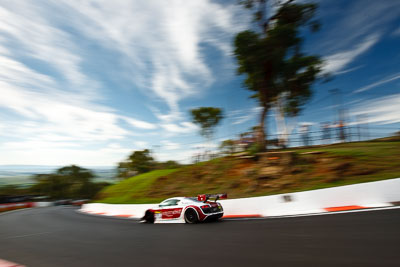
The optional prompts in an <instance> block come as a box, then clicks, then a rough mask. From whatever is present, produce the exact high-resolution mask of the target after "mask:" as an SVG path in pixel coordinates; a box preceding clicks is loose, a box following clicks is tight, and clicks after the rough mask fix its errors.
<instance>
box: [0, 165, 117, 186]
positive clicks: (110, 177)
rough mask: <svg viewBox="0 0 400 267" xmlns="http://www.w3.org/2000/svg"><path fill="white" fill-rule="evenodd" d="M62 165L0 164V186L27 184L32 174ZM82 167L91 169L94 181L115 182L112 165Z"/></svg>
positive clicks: (45, 171)
mask: <svg viewBox="0 0 400 267" xmlns="http://www.w3.org/2000/svg"><path fill="white" fill-rule="evenodd" d="M61 167H63V166H46V165H0V186H4V185H8V184H15V185H29V184H33V183H34V181H33V180H32V179H31V178H32V176H33V175H35V174H39V173H44V174H46V173H52V172H54V171H56V170H57V169H58V168H61ZM83 168H86V169H89V170H91V171H92V172H93V173H94V175H95V176H96V178H95V179H94V180H95V182H103V181H104V182H109V183H115V182H116V180H115V178H114V177H115V176H116V168H115V167H113V166H83Z"/></svg>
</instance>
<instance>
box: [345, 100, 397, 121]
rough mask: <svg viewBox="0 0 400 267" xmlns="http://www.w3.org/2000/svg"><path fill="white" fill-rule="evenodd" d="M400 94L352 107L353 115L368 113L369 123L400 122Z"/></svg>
mask: <svg viewBox="0 0 400 267" xmlns="http://www.w3.org/2000/svg"><path fill="white" fill-rule="evenodd" d="M399 107H400V94H394V95H389V96H384V97H380V98H377V99H373V100H369V101H365V102H363V103H360V104H359V105H356V106H355V107H354V108H353V109H352V112H351V113H352V115H353V116H357V115H366V116H365V117H366V118H367V122H368V123H374V124H391V123H398V122H400V112H399Z"/></svg>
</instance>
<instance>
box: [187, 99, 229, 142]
mask: <svg viewBox="0 0 400 267" xmlns="http://www.w3.org/2000/svg"><path fill="white" fill-rule="evenodd" d="M190 115H191V116H192V121H193V123H195V124H197V125H199V126H200V134H201V135H202V136H203V137H205V138H206V139H207V140H210V139H211V138H212V136H213V134H214V131H215V127H216V126H217V125H218V123H219V122H220V121H221V120H222V119H223V117H224V116H223V112H222V110H221V109H220V108H214V107H200V108H196V109H191V110H190Z"/></svg>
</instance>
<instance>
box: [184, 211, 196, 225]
mask: <svg viewBox="0 0 400 267" xmlns="http://www.w3.org/2000/svg"><path fill="white" fill-rule="evenodd" d="M185 222H186V223H197V222H199V217H198V216H197V212H196V211H195V210H194V209H187V210H186V211H185Z"/></svg>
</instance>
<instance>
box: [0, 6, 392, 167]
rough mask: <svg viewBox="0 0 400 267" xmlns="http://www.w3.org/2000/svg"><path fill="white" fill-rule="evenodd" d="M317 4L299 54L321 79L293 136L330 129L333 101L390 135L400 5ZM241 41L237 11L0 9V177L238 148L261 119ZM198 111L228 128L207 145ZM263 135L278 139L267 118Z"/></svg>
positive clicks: (241, 17) (243, 24)
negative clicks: (13, 170)
mask: <svg viewBox="0 0 400 267" xmlns="http://www.w3.org/2000/svg"><path fill="white" fill-rule="evenodd" d="M303 2H304V1H303ZM317 3H319V9H318V12H317V15H316V16H317V18H318V19H319V20H320V22H321V25H322V27H321V30H320V31H319V32H317V33H314V34H311V33H309V32H306V31H305V32H304V37H305V42H304V47H303V48H304V51H306V52H307V53H310V54H316V55H319V56H321V58H322V59H324V62H325V63H324V70H323V71H324V73H329V74H330V76H331V77H332V79H331V80H330V81H329V82H325V83H323V82H317V83H315V84H314V85H313V91H314V95H313V98H312V99H311V101H310V102H309V103H308V104H307V107H306V108H305V109H304V110H303V112H302V113H301V115H300V116H298V117H296V118H290V119H288V121H287V122H288V125H290V130H291V131H293V133H296V131H297V129H298V126H299V125H301V124H304V123H307V124H309V125H310V127H311V129H312V130H315V131H317V130H319V127H320V123H321V122H326V121H334V120H335V119H336V118H335V116H336V111H335V110H336V109H335V105H336V106H337V103H338V100H337V99H338V98H340V99H341V102H342V105H343V107H345V109H346V112H347V114H348V122H349V123H350V124H352V125H357V124H364V125H366V124H367V123H368V127H369V129H370V131H371V132H372V133H373V134H376V135H388V134H390V133H393V132H395V131H396V129H397V130H398V129H400V90H399V89H400V64H399V63H400V49H399V48H400V1H398V0H384V1H375V0H352V1H347V0H323V1H317ZM249 27H252V24H251V19H250V14H249V12H248V11H246V10H244V9H243V8H242V7H241V6H238V5H237V4H236V1H213V0H195V1H185V0H170V1H162V0H146V1H137V0H132V1H130V0H114V1H108V0H96V1H94V0H81V1H78V0H53V1H52V0H42V1H34V0H19V1H13V0H0V165H10V164H18V165H21V164H24V165H58V166H64V165H69V164H77V165H82V166H115V165H116V164H117V163H118V162H120V161H123V160H125V159H126V158H127V156H128V155H129V154H130V153H132V152H133V151H134V150H142V149H145V148H148V149H151V150H152V155H153V156H154V157H155V158H156V159H157V160H161V161H164V160H177V161H180V162H189V161H190V160H191V157H192V156H193V155H194V154H195V153H198V152H200V151H202V150H203V149H205V147H210V149H211V148H212V147H213V146H217V145H218V144H219V142H221V141H222V140H225V139H234V138H237V136H238V134H239V133H242V132H245V131H248V130H249V128H251V127H252V126H255V125H256V124H257V123H258V122H257V121H258V114H259V111H260V109H259V108H258V106H257V102H256V101H255V100H254V99H251V98H249V97H250V95H251V92H249V91H247V90H246V89H245V88H244V87H243V86H242V82H243V79H244V77H243V76H238V75H237V74H236V68H237V64H236V61H235V58H234V56H233V52H232V51H233V44H232V43H233V38H234V36H235V35H236V34H237V33H238V32H240V31H242V30H245V29H248V28H249ZM335 88H337V89H339V92H340V94H339V95H336V96H332V93H331V92H330V90H331V89H335ZM334 99H336V100H334ZM335 101H336V102H335ZM201 106H213V107H220V108H222V109H223V111H224V114H225V119H224V120H223V121H222V123H221V124H220V125H219V126H218V128H217V130H216V133H215V135H214V139H213V142H212V143H207V142H205V141H204V139H203V138H202V137H201V136H200V135H199V128H198V127H197V126H196V125H195V124H193V123H192V122H191V118H190V115H189V110H190V109H192V108H196V107H201ZM267 128H268V133H269V134H270V135H271V136H273V135H275V134H277V133H279V132H280V130H279V129H277V127H276V123H275V117H274V110H272V111H271V112H270V113H269V116H268V118H267Z"/></svg>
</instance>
